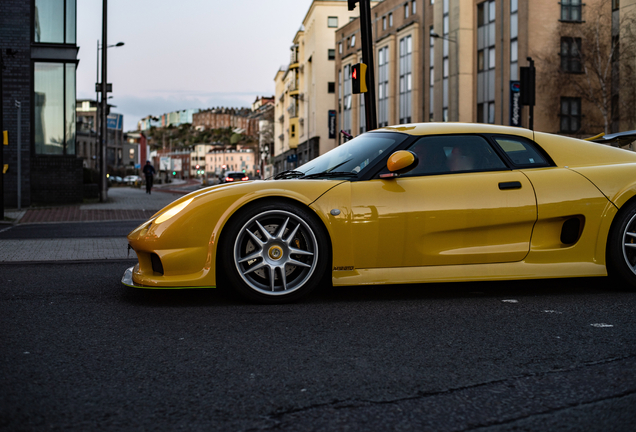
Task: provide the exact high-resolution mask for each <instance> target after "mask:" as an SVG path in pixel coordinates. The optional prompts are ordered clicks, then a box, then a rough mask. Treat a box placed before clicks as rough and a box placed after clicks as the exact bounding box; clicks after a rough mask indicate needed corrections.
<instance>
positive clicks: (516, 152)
mask: <svg viewBox="0 0 636 432" xmlns="http://www.w3.org/2000/svg"><path fill="white" fill-rule="evenodd" d="M495 141H496V142H497V144H499V146H500V147H501V148H502V150H503V151H504V152H505V153H506V155H508V157H509V158H510V161H511V162H512V163H513V164H515V165H516V166H518V167H524V168H532V167H534V168H539V167H545V166H550V163H549V162H548V161H547V160H546V159H545V158H544V157H543V156H542V155H541V153H539V151H538V150H537V149H536V148H534V146H533V145H532V144H531V143H530V142H528V141H525V140H522V139H520V138H515V137H508V136H506V137H495Z"/></svg>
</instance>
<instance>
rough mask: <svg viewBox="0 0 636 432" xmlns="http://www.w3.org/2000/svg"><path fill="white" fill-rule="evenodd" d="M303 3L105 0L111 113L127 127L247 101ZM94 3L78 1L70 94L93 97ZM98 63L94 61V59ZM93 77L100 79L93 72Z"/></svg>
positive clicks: (278, 54)
mask: <svg viewBox="0 0 636 432" xmlns="http://www.w3.org/2000/svg"><path fill="white" fill-rule="evenodd" d="M310 5H311V0H227V1H223V0H176V1H175V0H171V1H168V0H109V1H108V44H109V45H113V44H116V43H117V42H124V43H125V45H124V46H122V47H118V48H109V49H108V82H110V83H112V84H113V93H112V96H114V97H113V99H110V103H111V104H113V105H116V106H117V108H114V109H113V112H117V113H121V114H123V115H124V130H125V131H129V130H134V129H136V127H137V121H138V120H139V119H140V118H142V117H145V116H147V115H148V114H152V115H155V116H157V115H160V114H163V113H166V112H170V111H176V110H181V109H188V108H195V109H196V108H209V107H216V106H227V107H239V106H250V105H251V103H252V102H253V101H254V99H255V98H256V96H272V95H273V94H274V76H275V75H276V71H278V69H279V68H280V67H281V66H286V65H287V64H289V53H290V51H289V47H290V46H291V45H292V42H293V39H294V36H295V34H296V31H298V29H299V28H300V26H301V24H302V20H303V18H304V17H305V14H306V13H307V11H308V10H309V6H310ZM101 20H102V0H78V2H77V44H78V46H79V47H80V50H79V55H78V56H79V59H80V62H79V66H78V68H77V98H78V99H95V78H96V62H97V54H96V49H97V40H98V39H101V36H102V24H101ZM100 62H101V58H100ZM100 78H101V77H100Z"/></svg>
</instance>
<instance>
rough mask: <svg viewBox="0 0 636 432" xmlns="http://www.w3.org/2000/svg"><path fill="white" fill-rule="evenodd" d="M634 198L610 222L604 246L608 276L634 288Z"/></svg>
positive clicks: (635, 207)
mask: <svg viewBox="0 0 636 432" xmlns="http://www.w3.org/2000/svg"><path fill="white" fill-rule="evenodd" d="M628 233H636V196H632V197H631V198H630V199H628V200H627V201H626V202H625V203H624V204H623V205H622V206H621V207H620V208H619V210H618V212H617V213H616V216H614V219H613V220H612V224H611V226H610V230H609V235H608V239H607V246H606V253H605V259H606V266H607V272H608V274H609V275H610V276H611V277H613V278H615V279H619V280H622V281H623V282H626V283H628V284H629V285H630V286H631V287H632V288H634V287H636V246H634V247H631V246H626V244H628V243H630V244H635V245H636V235H633V236H632V235H630V234H628ZM632 242H633V243H632Z"/></svg>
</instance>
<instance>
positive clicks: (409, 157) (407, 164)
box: [380, 150, 419, 178]
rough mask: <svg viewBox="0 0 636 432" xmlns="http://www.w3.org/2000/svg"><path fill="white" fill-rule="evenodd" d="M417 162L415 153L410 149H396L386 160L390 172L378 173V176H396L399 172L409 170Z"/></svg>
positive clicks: (402, 172)
mask: <svg viewBox="0 0 636 432" xmlns="http://www.w3.org/2000/svg"><path fill="white" fill-rule="evenodd" d="M418 163H419V160H418V158H417V155H416V154H415V153H413V152H412V151H408V150H398V151H396V152H395V153H393V154H392V155H391V156H389V159H388V160H387V161H386V167H387V169H388V170H389V171H391V172H389V173H386V174H380V178H393V177H398V176H399V175H400V174H404V173H406V172H409V171H411V170H412V169H413V168H415V167H416V166H417V164H418Z"/></svg>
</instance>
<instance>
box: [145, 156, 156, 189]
mask: <svg viewBox="0 0 636 432" xmlns="http://www.w3.org/2000/svg"><path fill="white" fill-rule="evenodd" d="M143 171H144V174H145V175H146V193H147V194H149V193H150V191H151V190H152V179H153V177H154V175H155V168H154V167H153V166H152V165H151V164H150V161H146V165H144V169H143Z"/></svg>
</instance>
